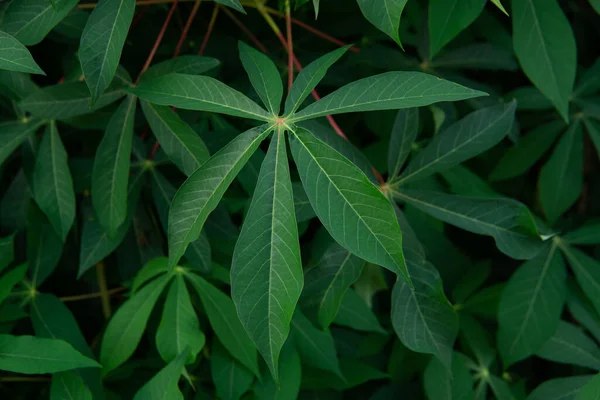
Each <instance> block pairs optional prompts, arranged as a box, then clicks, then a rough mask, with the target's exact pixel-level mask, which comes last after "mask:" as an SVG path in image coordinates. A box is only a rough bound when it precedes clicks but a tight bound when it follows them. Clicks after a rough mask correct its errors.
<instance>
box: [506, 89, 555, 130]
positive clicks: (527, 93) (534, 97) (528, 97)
mask: <svg viewBox="0 0 600 400" xmlns="http://www.w3.org/2000/svg"><path fill="white" fill-rule="evenodd" d="M506 99H507V100H508V99H510V100H512V99H514V100H517V103H518V104H517V109H518V110H551V109H552V108H554V105H552V102H551V101H550V100H548V98H547V97H546V96H544V95H543V94H542V92H540V91H539V90H538V89H536V88H535V87H533V86H522V87H518V88H516V89H514V90H513V91H511V92H510V93H508V94H507V96H506ZM561 122H562V123H563V124H564V121H561Z"/></svg>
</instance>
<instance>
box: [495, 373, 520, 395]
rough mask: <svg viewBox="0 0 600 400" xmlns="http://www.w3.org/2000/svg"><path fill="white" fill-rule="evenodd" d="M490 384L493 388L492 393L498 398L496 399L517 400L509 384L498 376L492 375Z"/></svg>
mask: <svg viewBox="0 0 600 400" xmlns="http://www.w3.org/2000/svg"><path fill="white" fill-rule="evenodd" d="M488 383H489V385H490V387H491V388H492V392H493V393H494V395H495V396H496V399H498V400H516V398H515V396H514V395H513V393H512V391H511V389H510V386H508V383H507V382H506V381H505V380H503V379H500V378H498V377H497V376H494V375H490V377H489V381H488Z"/></svg>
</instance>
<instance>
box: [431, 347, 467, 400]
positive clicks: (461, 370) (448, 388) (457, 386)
mask: <svg viewBox="0 0 600 400" xmlns="http://www.w3.org/2000/svg"><path fill="white" fill-rule="evenodd" d="M466 363H467V358H466V357H465V356H463V355H462V354H460V353H453V354H452V367H451V368H447V367H446V366H445V365H444V364H442V363H441V362H440V360H438V359H437V358H432V359H431V361H430V362H429V364H427V368H426V369H425V375H424V385H425V393H427V398H428V399H429V400H471V399H473V398H474V396H473V379H472V378H471V373H470V372H469V369H468V368H467V365H466Z"/></svg>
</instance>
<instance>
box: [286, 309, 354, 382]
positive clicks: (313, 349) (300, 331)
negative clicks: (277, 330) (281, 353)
mask: <svg viewBox="0 0 600 400" xmlns="http://www.w3.org/2000/svg"><path fill="white" fill-rule="evenodd" d="M292 338H293V339H294V343H295V345H296V348H297V349H298V352H299V353H300V358H301V359H302V361H303V362H304V363H306V364H308V365H310V366H312V367H315V368H320V369H323V370H326V371H330V372H333V373H334V374H336V375H337V376H339V377H340V378H342V379H343V378H344V376H343V375H342V371H341V370H340V363H339V360H338V357H337V352H336V349H335V343H334V341H333V337H332V336H331V333H330V332H329V331H328V330H325V331H322V330H320V329H317V328H315V327H314V326H313V324H311V323H310V321H309V320H308V319H307V318H306V317H305V316H304V315H303V314H302V312H300V310H296V312H295V313H294V318H293V319H292Z"/></svg>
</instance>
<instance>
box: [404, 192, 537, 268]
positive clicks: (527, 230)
mask: <svg viewBox="0 0 600 400" xmlns="http://www.w3.org/2000/svg"><path fill="white" fill-rule="evenodd" d="M394 195H395V196H396V198H398V199H400V200H404V201H406V202H408V203H409V204H411V205H413V206H415V207H417V208H418V209H420V210H421V211H424V212H426V213H427V214H429V215H431V216H434V217H435V218H438V219H441V220H442V221H445V222H447V223H449V224H452V225H455V226H458V227H460V228H462V229H466V230H468V231H470V232H473V233H477V234H480V235H488V236H492V237H493V238H494V240H495V241H496V246H497V247H498V249H499V250H500V251H501V252H503V253H504V254H506V255H508V256H509V257H512V258H516V259H520V260H522V259H530V258H532V257H534V256H535V255H536V254H538V252H539V251H540V250H541V248H542V246H543V242H542V241H541V240H540V239H539V234H538V233H537V228H536V225H535V222H534V220H533V218H532V216H531V214H530V213H529V210H527V207H525V206H524V205H523V204H522V203H519V202H518V201H515V200H512V199H506V198H489V197H488V198H482V197H467V196H454V195H450V194H445V193H438V192H430V191H424V190H408V189H402V191H401V192H394ZM536 236H537V237H536Z"/></svg>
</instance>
